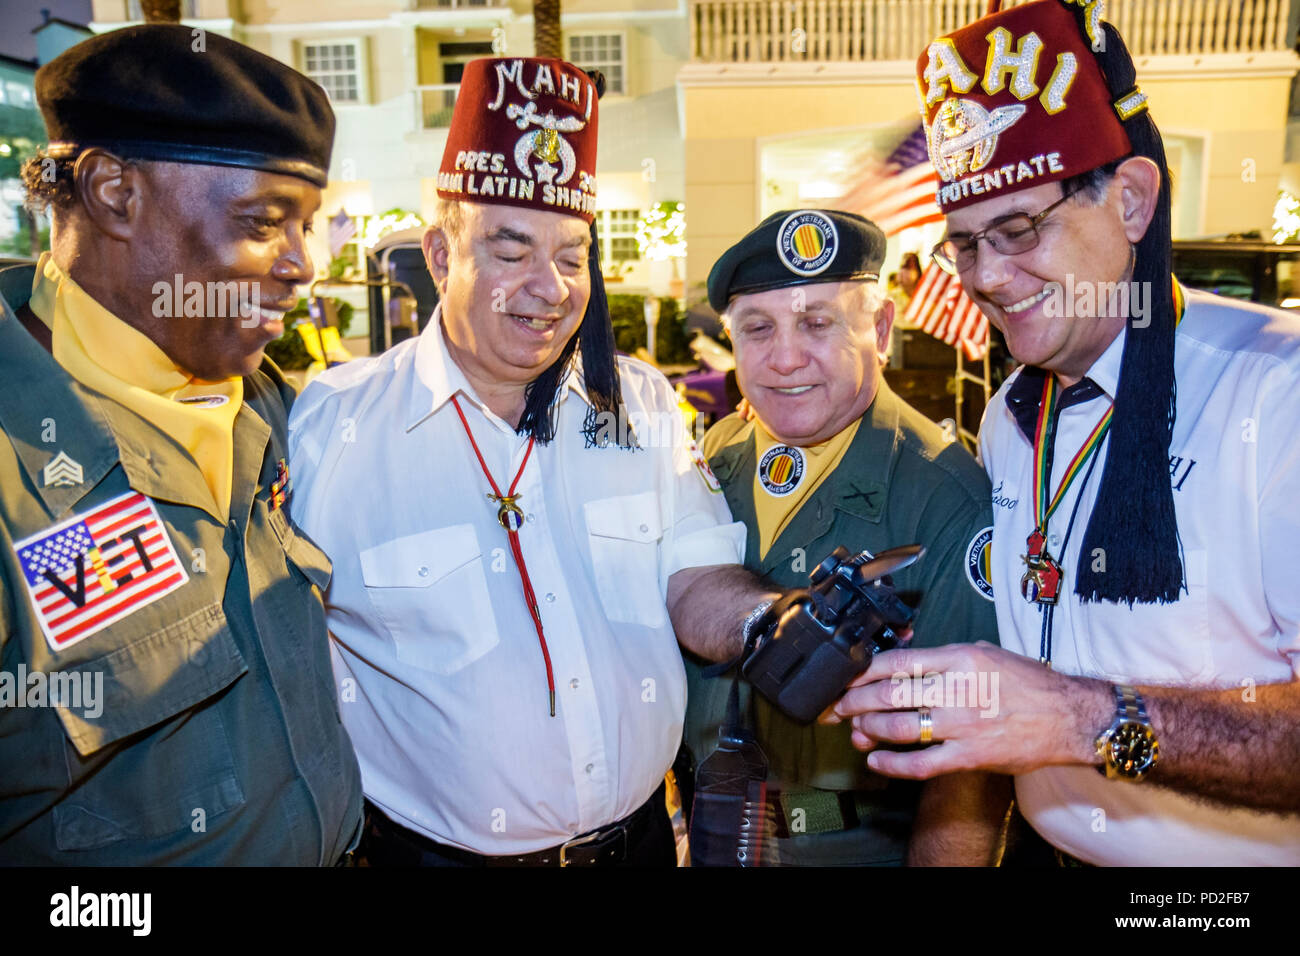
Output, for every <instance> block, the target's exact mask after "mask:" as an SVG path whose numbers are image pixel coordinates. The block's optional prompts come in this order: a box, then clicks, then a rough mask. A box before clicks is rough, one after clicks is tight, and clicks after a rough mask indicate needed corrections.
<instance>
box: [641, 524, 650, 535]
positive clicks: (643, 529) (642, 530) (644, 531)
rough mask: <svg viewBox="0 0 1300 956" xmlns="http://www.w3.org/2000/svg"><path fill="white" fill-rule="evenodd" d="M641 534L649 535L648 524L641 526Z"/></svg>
mask: <svg viewBox="0 0 1300 956" xmlns="http://www.w3.org/2000/svg"><path fill="white" fill-rule="evenodd" d="M641 533H642V534H649V533H650V526H649V525H648V524H643V525H642V526H641Z"/></svg>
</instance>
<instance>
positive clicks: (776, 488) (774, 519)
mask: <svg viewBox="0 0 1300 956" xmlns="http://www.w3.org/2000/svg"><path fill="white" fill-rule="evenodd" d="M861 423H862V419H860V418H859V419H857V420H855V421H854V422H853V424H852V425H850V426H849V427H848V428H845V429H844V430H843V431H841V432H840V433H839V434H837V435H835V436H834V437H832V438H829V439H827V440H826V441H824V442H822V443H821V444H820V445H812V446H810V447H808V448H791V447H790V446H788V445H784V444H782V443H781V442H779V441H777V440H776V439H775V438H773V437H772V435H771V434H770V433H769V432H768V430H767V429H766V428H764V427H763V425H762V423H761V422H759V421H758V419H755V420H754V454H755V456H756V457H755V461H756V462H757V467H756V468H755V469H754V514H755V516H756V517H757V518H758V556H759V559H760V560H762V559H764V558H766V557H767V552H768V549H769V548H771V547H772V544H773V542H775V541H776V539H777V538H779V537H780V536H781V532H782V531H784V530H785V529H786V526H787V525H789V524H790V521H791V520H792V519H793V518H794V516H795V515H796V514H798V513H799V509H800V508H801V507H802V506H803V503H804V502H805V501H807V500H808V499H809V498H810V497H811V496H812V493H813V492H814V491H816V490H817V488H818V487H819V486H820V485H821V483H822V482H823V481H824V480H825V479H826V476H827V475H829V474H830V473H831V472H832V471H834V470H835V466H836V465H838V464H839V463H840V459H841V458H843V457H844V453H845V452H846V451H848V450H849V445H850V444H851V443H852V442H853V436H854V435H856V434H857V433H858V425H860V424H861ZM787 449H789V450H787ZM768 452H772V454H771V456H770V457H768ZM765 458H767V461H766V462H765V461H764V459H765ZM799 472H802V474H799ZM787 487H789V491H788V492H786V493H785V494H780V492H781V491H783V490H784V489H785V488H787ZM774 492H775V493H774Z"/></svg>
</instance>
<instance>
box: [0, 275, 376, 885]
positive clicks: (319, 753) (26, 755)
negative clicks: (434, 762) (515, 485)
mask: <svg viewBox="0 0 1300 956" xmlns="http://www.w3.org/2000/svg"><path fill="white" fill-rule="evenodd" d="M33 271H34V270H33V269H32V267H29V266H22V267H17V268H13V269H7V270H4V271H3V272H0V380H3V382H4V387H3V389H0V432H2V433H3V437H2V438H0V768H2V769H0V864H75V865H105V864H108V865H135V864H160V863H183V864H296V865H319V864H325V865H328V864H332V863H334V862H336V861H337V860H338V859H339V857H340V856H341V855H342V854H344V853H345V852H346V851H347V850H348V849H349V848H350V847H351V846H352V845H353V843H354V840H355V837H356V835H357V833H358V829H359V824H360V820H361V780H360V771H359V770H358V767H357V761H356V757H355V755H354V753H353V751H352V744H351V741H350V740H349V739H348V735H347V732H346V731H345V730H344V729H343V726H342V723H341V722H340V720H339V712H338V703H337V698H336V694H335V689H334V681H333V677H332V674H331V668H330V658H329V647H328V641H327V636H326V630H325V617H324V608H323V606H322V604H321V597H320V591H321V590H323V589H324V588H325V587H326V586H327V585H328V583H329V577H330V563H329V560H328V559H327V558H326V557H325V555H324V554H323V553H322V552H321V551H320V550H319V549H318V548H317V547H316V546H315V545H314V544H313V543H312V542H311V541H310V540H309V539H308V538H307V537H306V536H305V535H304V534H303V533H302V532H300V531H298V530H297V529H296V528H295V527H294V525H293V523H292V522H291V521H290V520H289V516H288V506H287V505H283V506H278V507H272V505H273V502H272V501H271V498H272V495H273V493H274V492H273V487H272V486H273V484H274V483H275V482H276V481H277V479H280V478H282V477H283V476H282V473H281V472H280V470H279V469H280V463H281V462H282V461H284V460H286V459H287V455H288V452H287V444H286V443H287V419H288V407H289V405H290V404H291V402H292V400H293V391H292V389H291V387H290V386H289V385H288V384H287V383H286V382H285V381H284V379H283V377H282V376H281V375H280V373H279V371H278V370H277V369H276V368H275V366H274V364H272V363H271V362H269V361H268V362H264V363H263V364H262V367H261V369H259V370H258V371H257V372H255V373H253V374H252V375H249V376H246V377H245V378H244V404H243V406H242V407H241V408H240V410H239V414H238V416H237V418H236V420H235V430H234V480H233V489H232V495H231V508H230V521H229V523H228V524H223V523H222V521H221V520H220V519H219V518H217V517H214V516H213V515H212V514H210V513H209V512H208V511H207V510H205V505H204V502H205V501H208V502H210V496H209V495H208V493H207V492H206V485H205V483H204V480H203V476H202V474H201V473H200V471H199V469H198V466H197V465H195V464H194V462H193V460H192V459H191V458H190V457H189V456H188V454H187V453H186V452H185V450H184V449H183V448H182V447H181V446H180V445H179V444H178V443H176V442H175V441H173V440H172V439H170V438H169V437H168V436H167V435H165V434H163V433H162V432H160V431H158V430H157V429H156V428H155V427H154V426H153V425H151V424H150V423H148V422H147V421H145V420H144V419H142V418H140V417H139V416H137V415H136V414H135V413H134V412H131V411H129V410H127V409H126V408H124V407H123V406H121V405H119V404H117V403H116V402H113V401H111V400H110V399H108V398H106V397H104V396H102V395H100V394H99V393H97V392H94V391H91V390H90V389H87V388H85V387H84V386H82V385H81V384H80V383H79V382H77V381H76V380H75V379H73V378H72V377H71V376H70V375H69V374H68V373H67V372H66V371H64V370H63V368H61V367H60V366H59V365H58V363H56V362H55V361H54V359H53V357H52V356H51V355H50V354H49V353H48V352H46V351H45V349H44V348H42V347H41V345H40V344H39V343H38V342H37V341H36V340H35V339H34V338H32V336H31V335H30V334H29V333H28V332H27V330H26V329H25V328H23V326H22V325H21V324H20V323H19V321H18V319H17V318H16V316H15V315H14V312H13V309H16V308H19V307H20V306H22V305H23V304H24V303H26V302H27V300H28V299H29V298H30V295H31V288H32V276H33ZM60 456H62V458H60ZM277 490H278V489H277ZM133 492H139V493H141V494H142V495H144V496H147V498H148V500H149V501H150V502H151V503H152V507H153V508H155V509H156V511H157V516H158V518H157V519H148V518H147V517H146V518H145V519H143V520H144V522H145V525H149V521H150V520H152V525H151V526H150V527H151V528H152V530H151V531H145V532H143V533H140V534H137V536H136V539H133V541H128V540H127V539H126V538H124V537H119V538H117V539H115V538H114V537H113V536H114V535H117V534H119V533H120V534H122V535H129V534H130V533H131V529H130V528H126V527H124V526H123V527H114V526H113V525H111V524H110V523H109V522H108V519H106V518H102V517H95V516H102V515H104V514H105V513H107V514H109V515H110V516H111V515H112V514H113V512H111V511H110V512H106V509H105V507H104V506H105V505H106V504H107V503H109V502H112V501H114V500H115V499H118V498H121V497H122V496H123V495H130V494H132V493H133ZM291 500H292V498H291V493H290V501H291ZM274 504H278V502H275V503H274ZM209 506H210V505H209ZM141 507H144V505H143V504H142V505H141ZM80 516H91V517H88V518H86V519H85V520H84V521H83V524H84V525H85V528H86V529H87V530H86V533H87V534H89V535H91V536H93V537H94V542H93V543H94V545H95V549H92V550H93V553H91V552H87V553H86V554H82V555H78V554H77V553H76V551H77V550H78V549H77V547H76V546H75V545H74V546H73V547H72V551H73V554H72V558H71V559H70V560H72V561H74V562H76V561H79V562H80V563H81V568H82V571H83V572H84V575H82V576H74V577H70V578H69V579H68V580H69V581H73V582H76V586H75V587H73V586H69V587H67V588H66V591H67V594H66V598H67V600H68V601H70V602H71V603H69V604H67V605H66V606H56V605H55V604H48V605H47V602H57V601H59V600H61V599H59V598H57V597H56V596H50V597H48V598H47V597H36V596H34V595H38V594H39V593H40V592H39V591H33V590H31V588H37V587H38V585H37V584H31V577H32V576H37V571H36V570H33V565H32V564H31V563H30V562H31V561H32V560H33V557H32V552H33V550H34V549H39V548H41V547H44V548H45V549H46V550H47V551H49V550H50V549H54V550H55V551H57V549H58V548H60V547H62V548H64V549H67V548H68V547H69V545H68V540H69V539H68V538H67V537H66V536H64V537H62V538H59V539H57V540H51V539H50V534H52V533H53V531H57V530H58V529H59V528H60V527H61V526H62V525H63V524H64V523H65V522H68V521H69V520H71V519H76V518H78V517H80ZM159 519H160V523H161V529H159V528H158V527H157V526H158V524H159ZM75 523H76V522H75V521H74V524H75ZM51 529H53V531H52V530H51ZM74 531H75V529H74ZM47 532H50V534H47ZM163 537H165V538H166V540H167V541H168V542H169V543H170V546H171V548H172V549H173V550H174V555H175V559H176V563H177V564H178V565H179V570H180V571H182V572H183V574H182V575H179V577H183V579H184V580H183V583H181V584H180V585H179V586H175V584H174V583H173V584H168V583H167V582H165V581H164V582H161V583H159V584H158V585H157V586H156V593H155V594H149V593H145V591H144V590H137V591H131V590H130V588H131V587H133V586H136V587H138V586H139V585H143V584H149V581H150V580H151V579H150V578H149V577H148V576H147V575H146V574H145V572H146V570H147V567H146V565H147V566H148V567H152V566H153V563H152V562H145V564H135V565H134V572H131V571H128V570H126V569H127V567H128V565H129V564H131V563H132V559H131V554H130V548H129V547H127V544H132V543H135V544H138V545H139V547H140V550H141V553H142V555H143V554H146V553H150V552H151V553H152V554H153V562H158V564H159V566H160V567H161V566H162V564H163V562H164V561H165V560H167V558H165V557H159V555H160V553H162V551H163V550H165V549H164V547H163V544H162V538H163ZM82 540H83V541H84V539H82ZM141 541H143V542H144V543H143V544H140V542H141ZM17 542H26V543H25V544H24V546H23V548H22V551H23V553H22V554H20V553H19V552H18V550H16V548H15V544H16V543H17ZM124 542H125V543H124ZM146 545H147V547H148V548H149V549H150V552H145V551H144V547H145V546H146ZM23 562H28V563H27V564H24V563H23ZM75 566H76V565H75V563H74V564H70V565H68V567H75ZM65 573H67V572H65ZM131 573H134V574H137V575H140V581H139V582H138V584H137V585H132V584H131V582H132V580H133V579H132V578H131V577H130V576H129V575H130V574H131ZM100 574H107V575H110V576H115V578H116V580H117V581H118V585H119V587H120V590H113V588H112V586H111V585H106V586H105V587H104V588H103V589H101V591H94V590H93V589H94V587H95V585H94V583H93V580H92V579H94V578H96V577H97V576H98V575H100ZM83 577H84V578H85V579H87V580H92V583H91V584H89V585H85V584H84V582H83V580H82V578H83ZM101 580H102V579H101ZM174 580H175V578H173V579H172V581H173V582H174ZM51 583H52V582H51ZM165 584H166V585H167V586H165V587H164V586H163V585H165ZM29 585H30V587H29ZM86 586H88V587H90V588H91V589H92V590H91V591H87V590H85V589H84V588H85V587H86ZM154 587H155V585H152V584H149V588H154ZM47 590H48V589H47ZM109 593H112V594H116V595H119V596H120V599H121V602H122V603H121V604H119V605H116V608H117V610H116V611H114V610H113V609H112V608H108V609H107V610H105V611H103V612H102V613H103V614H104V618H103V620H105V621H107V622H108V624H107V626H104V627H102V628H101V629H98V630H94V629H92V628H90V627H87V628H86V629H85V631H84V634H83V635H82V636H80V637H79V638H77V639H75V640H71V639H70V640H68V641H67V643H66V644H62V643H60V641H61V640H62V639H63V637H62V635H64V634H65V631H64V630H62V629H64V628H67V627H69V626H70V625H68V624H66V623H63V622H66V621H77V620H81V619H82V618H86V612H85V611H79V610H78V609H79V608H85V607H86V606H87V605H86V602H87V601H88V600H89V597H88V595H90V594H95V595H96V600H102V599H106V595H107V594H109ZM38 600H39V601H40V602H41V604H40V605H39V606H40V607H41V608H42V609H45V610H44V611H43V616H42V615H39V614H38V606H37V604H36V603H35V602H36V601H38ZM99 606H100V605H90V607H91V609H92V610H95V609H96V608H97V607H99ZM50 607H54V610H50V609H49V608H50ZM78 614H80V615H81V616H80V617H78V616H77V615H78ZM119 615H120V616H119ZM86 619H89V618H86ZM42 620H44V625H45V628H46V629H48V630H49V631H50V634H51V636H48V637H47V633H46V630H43V627H42ZM67 633H72V632H67ZM33 675H37V676H33ZM20 678H22V679H21V680H20ZM24 685H25V686H24ZM42 686H43V687H44V688H45V692H44V693H41V692H39V691H40V688H41V687H42ZM56 686H59V687H61V688H62V696H61V697H58V698H57V699H56V697H55V695H54V694H53V693H52V691H53V690H54V688H55V687H56ZM78 690H80V697H79V696H78ZM55 703H57V704H59V706H52V704H55Z"/></svg>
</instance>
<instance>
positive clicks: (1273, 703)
mask: <svg viewBox="0 0 1300 956" xmlns="http://www.w3.org/2000/svg"><path fill="white" fill-rule="evenodd" d="M1139 690H1140V692H1141V694H1142V696H1143V698H1145V700H1146V705H1147V714H1148V716H1149V718H1150V720H1151V724H1152V726H1153V727H1155V731H1156V737H1157V739H1158V740H1159V741H1160V758H1159V760H1158V761H1157V763H1156V766H1155V767H1154V768H1153V769H1152V770H1151V773H1150V776H1149V782H1150V783H1155V784H1159V785H1160V786H1163V787H1169V788H1170V789H1172V790H1178V791H1182V792H1184V793H1190V794H1195V795H1198V796H1202V797H1207V798H1210V799H1212V800H1218V801H1220V802H1222V803H1227V804H1236V805H1240V806H1247V807H1253V808H1255V809H1257V810H1272V811H1275V812H1278V813H1300V683H1297V682H1296V681H1292V682H1291V683H1287V684H1260V685H1251V686H1249V687H1245V688H1243V687H1237V688H1230V689H1228V690H1217V691H1216V690H1190V689H1187V688H1179V687H1140V688H1139Z"/></svg>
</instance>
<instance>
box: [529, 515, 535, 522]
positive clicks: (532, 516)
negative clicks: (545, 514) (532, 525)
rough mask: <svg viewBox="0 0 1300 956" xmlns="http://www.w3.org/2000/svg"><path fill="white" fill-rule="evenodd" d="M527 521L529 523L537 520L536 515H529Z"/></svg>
mask: <svg viewBox="0 0 1300 956" xmlns="http://www.w3.org/2000/svg"><path fill="white" fill-rule="evenodd" d="M528 520H529V521H536V520H537V516H536V515H531V514H530V515H529V516H528Z"/></svg>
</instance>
